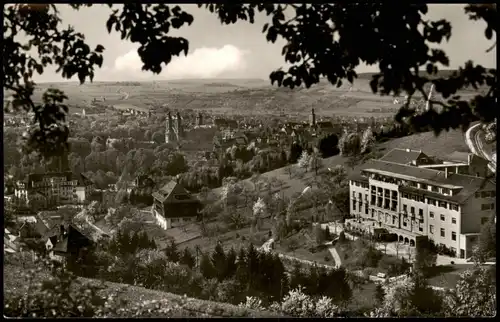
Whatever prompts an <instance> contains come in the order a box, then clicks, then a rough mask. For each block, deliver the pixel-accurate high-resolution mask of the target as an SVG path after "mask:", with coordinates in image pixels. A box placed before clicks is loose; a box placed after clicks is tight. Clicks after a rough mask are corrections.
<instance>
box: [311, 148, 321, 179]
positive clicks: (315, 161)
mask: <svg viewBox="0 0 500 322" xmlns="http://www.w3.org/2000/svg"><path fill="white" fill-rule="evenodd" d="M322 165H323V160H322V159H321V158H320V156H319V155H318V153H312V154H311V156H310V157H309V164H308V167H309V169H311V170H313V171H314V175H316V176H317V175H318V170H319V169H321V166H322Z"/></svg>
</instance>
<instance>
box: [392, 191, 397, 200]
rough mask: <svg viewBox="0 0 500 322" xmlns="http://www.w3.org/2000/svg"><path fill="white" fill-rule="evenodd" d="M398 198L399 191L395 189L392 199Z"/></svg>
mask: <svg viewBox="0 0 500 322" xmlns="http://www.w3.org/2000/svg"><path fill="white" fill-rule="evenodd" d="M397 198H398V192H397V191H393V192H392V199H397Z"/></svg>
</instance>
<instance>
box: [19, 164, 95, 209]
mask: <svg viewBox="0 0 500 322" xmlns="http://www.w3.org/2000/svg"><path fill="white" fill-rule="evenodd" d="M93 190H94V184H93V183H92V181H90V180H89V179H88V178H87V177H85V176H84V175H83V174H79V175H75V174H73V173H71V172H63V173H44V174H30V175H28V177H27V179H26V180H24V181H18V182H17V183H16V187H15V190H14V195H15V196H16V199H17V200H18V202H19V204H20V205H28V206H30V207H32V208H38V209H43V208H47V207H49V206H57V205H65V204H83V203H85V202H86V201H87V199H88V196H89V195H90V194H91V193H92V191H93Z"/></svg>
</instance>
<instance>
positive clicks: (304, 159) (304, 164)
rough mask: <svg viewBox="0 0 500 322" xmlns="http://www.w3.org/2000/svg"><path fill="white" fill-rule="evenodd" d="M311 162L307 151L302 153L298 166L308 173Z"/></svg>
mask: <svg viewBox="0 0 500 322" xmlns="http://www.w3.org/2000/svg"><path fill="white" fill-rule="evenodd" d="M309 160H310V157H309V153H307V151H302V154H301V155H300V158H299V160H297V165H298V166H299V167H300V168H302V169H305V170H306V171H307V168H308V167H309Z"/></svg>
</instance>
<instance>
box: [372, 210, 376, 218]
mask: <svg viewBox="0 0 500 322" xmlns="http://www.w3.org/2000/svg"><path fill="white" fill-rule="evenodd" d="M372 218H375V210H373V209H372Z"/></svg>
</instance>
